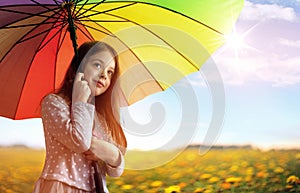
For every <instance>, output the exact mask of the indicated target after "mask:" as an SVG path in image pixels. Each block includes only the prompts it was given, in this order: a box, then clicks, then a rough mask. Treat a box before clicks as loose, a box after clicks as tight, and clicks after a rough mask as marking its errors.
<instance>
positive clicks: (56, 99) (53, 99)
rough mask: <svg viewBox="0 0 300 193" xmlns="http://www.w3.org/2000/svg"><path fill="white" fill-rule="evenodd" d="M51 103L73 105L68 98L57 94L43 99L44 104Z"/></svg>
mask: <svg viewBox="0 0 300 193" xmlns="http://www.w3.org/2000/svg"><path fill="white" fill-rule="evenodd" d="M49 102H54V103H64V104H66V105H70V103H71V102H70V100H69V99H68V98H67V97H65V96H63V95H61V94H55V93H51V94H48V95H46V96H45V97H44V98H43V103H49Z"/></svg>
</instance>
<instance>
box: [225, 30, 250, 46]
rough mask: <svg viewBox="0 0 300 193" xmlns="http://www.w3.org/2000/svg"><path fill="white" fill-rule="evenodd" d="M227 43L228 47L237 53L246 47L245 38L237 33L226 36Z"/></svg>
mask: <svg viewBox="0 0 300 193" xmlns="http://www.w3.org/2000/svg"><path fill="white" fill-rule="evenodd" d="M225 42H226V44H227V46H228V47H230V48H232V49H233V50H236V51H238V50H240V49H242V48H243V47H245V45H246V44H245V41H244V36H243V35H242V34H238V33H236V32H233V33H231V34H228V35H225Z"/></svg>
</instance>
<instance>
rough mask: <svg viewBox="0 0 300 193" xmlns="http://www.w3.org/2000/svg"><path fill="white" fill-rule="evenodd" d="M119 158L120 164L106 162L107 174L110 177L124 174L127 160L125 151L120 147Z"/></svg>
mask: <svg viewBox="0 0 300 193" xmlns="http://www.w3.org/2000/svg"><path fill="white" fill-rule="evenodd" d="M119 158H120V164H119V165H118V166H111V165H109V164H108V163H106V170H107V174H108V175H109V176H110V177H119V176H121V175H122V173H123V171H124V167H125V160H124V156H123V153H122V152H121V151H120V149H119Z"/></svg>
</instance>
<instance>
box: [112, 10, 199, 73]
mask: <svg viewBox="0 0 300 193" xmlns="http://www.w3.org/2000/svg"><path fill="white" fill-rule="evenodd" d="M106 14H108V15H111V16H114V17H117V18H121V19H124V20H127V21H128V22H131V23H133V24H135V25H137V26H139V27H141V28H143V29H145V30H146V31H148V32H149V33H151V34H152V35H154V36H155V37H157V38H158V39H160V40H161V41H163V42H164V43H165V44H166V45H168V46H169V47H170V48H172V49H173V50H174V51H175V52H176V53H178V54H179V55H180V56H181V57H183V58H184V59H185V60H186V61H188V62H189V63H190V64H191V65H192V66H193V67H194V68H195V69H196V70H199V68H198V67H197V66H196V65H195V64H194V63H193V62H192V61H190V60H189V59H188V58H187V57H185V56H184V55H183V54H182V53H180V52H179V51H178V50H177V49H176V48H175V47H173V46H172V45H171V44H169V43H168V42H167V41H166V40H164V39H163V38H161V37H160V36H159V35H157V34H156V33H154V32H153V31H151V30H150V29H148V28H146V27H145V26H142V25H140V24H139V23H136V22H134V21H131V20H129V19H127V18H124V17H121V16H117V15H113V14H109V13H106Z"/></svg>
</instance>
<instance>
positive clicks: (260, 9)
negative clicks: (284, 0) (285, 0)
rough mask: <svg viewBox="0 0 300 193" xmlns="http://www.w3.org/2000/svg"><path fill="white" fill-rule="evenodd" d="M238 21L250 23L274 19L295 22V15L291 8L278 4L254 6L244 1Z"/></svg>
mask: <svg viewBox="0 0 300 193" xmlns="http://www.w3.org/2000/svg"><path fill="white" fill-rule="evenodd" d="M240 19H242V20H250V21H252V20H255V21H256V20H259V21H261V20H271V19H275V20H285V21H291V22H293V21H296V20H297V15H296V12H295V10H294V9H293V8H292V7H283V6H281V5H278V4H254V3H252V2H249V1H245V6H244V9H243V11H242V13H241V15H240Z"/></svg>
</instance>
